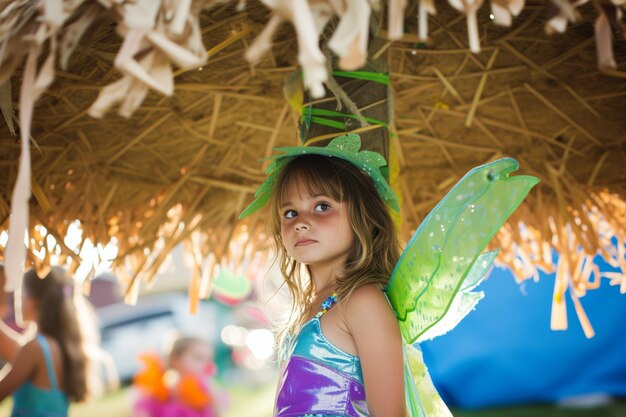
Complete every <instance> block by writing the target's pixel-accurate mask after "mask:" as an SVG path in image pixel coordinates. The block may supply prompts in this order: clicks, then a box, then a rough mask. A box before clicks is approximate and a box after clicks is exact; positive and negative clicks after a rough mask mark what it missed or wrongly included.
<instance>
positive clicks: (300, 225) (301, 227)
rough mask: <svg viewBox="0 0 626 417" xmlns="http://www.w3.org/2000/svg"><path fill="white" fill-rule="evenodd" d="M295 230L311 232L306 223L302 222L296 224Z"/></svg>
mask: <svg viewBox="0 0 626 417" xmlns="http://www.w3.org/2000/svg"><path fill="white" fill-rule="evenodd" d="M295 230H296V232H301V231H303V230H309V226H308V225H307V224H306V223H305V222H302V221H300V222H298V223H296V225H295Z"/></svg>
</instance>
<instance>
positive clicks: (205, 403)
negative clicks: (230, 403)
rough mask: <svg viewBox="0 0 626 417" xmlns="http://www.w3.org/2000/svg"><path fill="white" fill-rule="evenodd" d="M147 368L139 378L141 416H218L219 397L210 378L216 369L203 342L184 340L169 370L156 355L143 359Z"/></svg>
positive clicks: (174, 348)
mask: <svg viewBox="0 0 626 417" xmlns="http://www.w3.org/2000/svg"><path fill="white" fill-rule="evenodd" d="M140 359H141V360H142V361H143V362H144V368H143V369H142V370H141V371H140V372H139V373H138V374H137V375H136V376H135V378H134V385H135V387H137V388H138V390H139V391H140V393H139V394H140V395H139V397H138V399H137V401H136V402H135V406H134V409H135V415H136V416H138V417H175V416H176V417H217V416H218V407H217V404H216V398H215V395H214V393H213V390H212V387H211V386H210V381H209V378H210V377H211V376H212V375H213V373H214V370H215V366H214V364H213V361H212V358H211V351H210V349H209V347H208V346H207V345H206V343H204V341H202V340H201V339H198V338H195V337H183V338H179V339H177V340H176V341H175V342H174V344H173V345H172V348H171V351H170V353H169V357H168V360H167V367H164V366H163V365H162V363H161V360H160V358H159V357H158V356H156V355H143V356H142V357H141V358H140Z"/></svg>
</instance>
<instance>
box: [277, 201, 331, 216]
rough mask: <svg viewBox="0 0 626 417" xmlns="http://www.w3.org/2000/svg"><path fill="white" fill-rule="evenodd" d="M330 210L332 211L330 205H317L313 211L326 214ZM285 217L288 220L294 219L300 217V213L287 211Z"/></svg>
mask: <svg viewBox="0 0 626 417" xmlns="http://www.w3.org/2000/svg"><path fill="white" fill-rule="evenodd" d="M329 209H330V204H327V203H319V204H316V205H315V208H314V209H313V211H315V212H318V213H324V212H326V211H328V210H329ZM284 216H285V218H286V219H294V218H296V217H297V216H298V212H297V211H295V210H291V209H290V210H287V211H285V214H284Z"/></svg>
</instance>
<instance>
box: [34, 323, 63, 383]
mask: <svg viewBox="0 0 626 417" xmlns="http://www.w3.org/2000/svg"><path fill="white" fill-rule="evenodd" d="M37 341H38V342H39V344H40V345H41V350H42V351H43V357H44V359H45V361H46V369H47V370H48V379H49V380H50V387H51V388H52V389H54V390H58V389H59V387H58V386H57V378H56V375H55V373H54V364H53V362H52V354H51V353H50V345H49V344H48V341H47V340H46V338H45V337H44V336H43V335H42V334H37Z"/></svg>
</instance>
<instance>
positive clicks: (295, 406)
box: [242, 152, 406, 417]
mask: <svg viewBox="0 0 626 417" xmlns="http://www.w3.org/2000/svg"><path fill="white" fill-rule="evenodd" d="M302 153H304V152H302ZM334 156H337V155H334ZM383 181H384V180H383ZM269 182H270V183H271V186H272V187H273V190H266V191H268V192H271V196H270V197H269V214H270V217H271V219H272V232H273V235H274V238H275V240H276V242H277V244H278V254H279V255H278V256H279V264H280V269H281V272H282V274H283V276H284V279H285V283H286V285H287V287H288V288H289V291H290V293H291V296H292V300H293V301H292V315H291V317H292V320H291V325H290V326H289V328H288V330H287V331H286V333H285V335H284V337H283V338H284V339H285V340H286V341H285V342H284V344H283V346H284V349H283V350H284V353H285V355H284V356H285V357H284V359H286V360H285V362H284V364H283V366H282V369H281V377H280V381H279V388H278V393H277V397H276V406H275V415H276V416H279V417H282V416H309V415H315V416H350V417H357V416H379V417H405V416H406V408H405V397H404V375H403V350H402V339H401V336H400V330H399V327H398V322H397V319H396V317H395V315H394V313H393V311H392V309H391V307H390V305H389V303H388V301H387V299H386V297H385V294H384V293H383V289H384V288H385V287H386V286H387V284H388V283H389V277H390V276H391V272H392V269H393V267H394V265H395V264H396V262H397V261H398V258H399V256H400V245H399V242H398V238H397V235H396V229H395V225H394V224H393V222H392V219H391V217H390V215H389V212H388V209H387V206H386V204H385V202H384V201H383V199H382V198H381V196H380V195H379V192H378V189H377V187H376V186H375V184H374V181H373V180H372V178H371V177H370V176H368V175H367V174H366V173H364V172H363V171H362V170H361V169H359V168H357V167H356V166H355V165H354V164H353V163H352V162H348V161H346V160H344V159H342V158H341V157H328V156H324V155H306V154H305V155H302V156H297V157H294V158H291V159H290V160H288V161H287V162H286V163H284V164H283V165H282V167H280V166H279V167H277V168H276V169H275V171H274V174H273V175H272V178H271V179H270V180H269ZM265 185H266V184H264V186H265ZM262 192H263V186H262V190H261V193H262ZM254 204H255V203H253V206H254ZM256 208H258V207H256ZM256 208H253V209H252V211H253V210H255V209H256ZM250 211H251V210H246V211H245V212H244V213H243V214H242V215H247V214H249V213H250Z"/></svg>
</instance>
